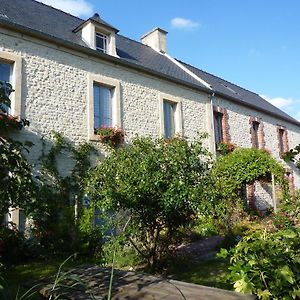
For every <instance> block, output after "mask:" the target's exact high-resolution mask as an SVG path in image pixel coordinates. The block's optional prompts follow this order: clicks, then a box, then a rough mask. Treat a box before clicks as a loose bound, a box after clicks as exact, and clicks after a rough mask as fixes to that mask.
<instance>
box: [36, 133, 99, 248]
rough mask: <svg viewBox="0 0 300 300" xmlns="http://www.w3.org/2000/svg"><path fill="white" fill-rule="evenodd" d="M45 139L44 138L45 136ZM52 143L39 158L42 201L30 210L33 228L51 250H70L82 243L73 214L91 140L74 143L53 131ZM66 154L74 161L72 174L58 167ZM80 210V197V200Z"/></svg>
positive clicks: (86, 166)
mask: <svg viewBox="0 0 300 300" xmlns="http://www.w3.org/2000/svg"><path fill="white" fill-rule="evenodd" d="M43 141H44V140H43ZM51 142H52V146H51V148H50V149H49V150H48V151H47V152H46V151H45V148H46V144H45V141H44V150H43V154H42V156H41V158H40V161H41V163H42V172H41V176H40V177H39V178H38V195H39V203H38V205H36V206H35V210H34V211H33V212H32V213H31V217H32V218H33V219H34V220H35V222H34V228H33V232H34V233H35V236H36V237H37V238H38V240H39V242H40V243H41V244H42V245H43V247H45V248H46V249H47V250H48V251H51V252H52V253H56V252H57V251H60V252H69V251H73V250H76V248H77V247H78V246H79V245H78V244H79V237H78V228H77V226H76V224H75V223H76V220H75V215H74V211H75V210H74V205H75V197H76V198H77V199H82V185H83V182H84V179H85V176H86V174H87V171H88V170H89V168H90V166H91V163H90V153H91V151H93V147H92V146H91V145H90V144H87V143H85V144H81V145H79V146H78V147H75V146H73V145H71V144H70V143H69V142H68V141H67V140H66V139H65V138H64V137H63V135H62V134H60V133H58V132H52V141H51ZM61 154H64V155H66V156H68V157H69V158H70V159H73V161H74V167H73V168H72V170H71V173H70V175H69V176H65V177H63V176H61V174H60V173H59V171H58V164H59V161H58V157H59V155H61ZM77 204H78V206H79V207H78V212H79V213H80V211H81V207H80V201H78V203H77Z"/></svg>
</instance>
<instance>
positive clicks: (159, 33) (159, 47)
mask: <svg viewBox="0 0 300 300" xmlns="http://www.w3.org/2000/svg"><path fill="white" fill-rule="evenodd" d="M167 33H168V32H167V31H165V30H163V29H161V28H159V27H156V28H154V29H152V30H151V31H150V32H148V33H146V34H144V35H143V36H142V37H141V41H142V43H143V44H145V45H147V46H149V47H151V48H153V49H154V50H156V51H158V52H161V53H166V52H167V39H166V37H167Z"/></svg>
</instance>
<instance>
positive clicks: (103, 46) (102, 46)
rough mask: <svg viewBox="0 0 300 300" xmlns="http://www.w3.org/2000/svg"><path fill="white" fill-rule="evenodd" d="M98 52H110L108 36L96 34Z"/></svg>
mask: <svg viewBox="0 0 300 300" xmlns="http://www.w3.org/2000/svg"><path fill="white" fill-rule="evenodd" d="M96 50H97V51H101V52H103V53H107V52H108V36H107V35H104V34H102V33H98V32H97V33H96Z"/></svg>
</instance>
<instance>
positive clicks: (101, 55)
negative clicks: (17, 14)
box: [0, 18, 300, 126]
mask: <svg viewBox="0 0 300 300" xmlns="http://www.w3.org/2000/svg"><path fill="white" fill-rule="evenodd" d="M0 25H2V26H3V27H4V28H7V29H10V30H14V31H16V32H20V33H25V34H28V35H29V36H32V37H35V38H38V39H41V40H45V41H47V42H52V43H53V42H54V43H56V44H57V45H59V46H64V47H66V48H69V49H71V50H75V51H78V52H83V53H85V54H87V55H90V56H93V57H95V58H98V59H101V60H105V61H108V62H110V63H112V64H115V65H120V66H123V67H126V68H131V69H134V70H137V71H141V72H143V73H146V74H148V75H152V76H156V77H158V78H161V79H165V80H167V81H169V82H172V83H175V84H180V85H182V86H184V87H187V88H191V89H193V90H197V91H201V92H204V93H207V94H208V95H210V96H213V95H215V96H220V97H222V98H224V99H227V100H229V101H232V102H235V103H238V104H239V105H242V106H245V107H249V108H252V109H254V110H257V111H260V112H263V113H266V114H268V115H272V116H274V117H276V118H279V119H282V120H284V121H286V122H289V123H291V124H294V125H297V126H300V122H298V121H297V120H293V118H292V117H291V118H287V117H285V116H282V115H279V114H276V113H273V112H270V111H268V110H266V109H263V108H260V107H258V106H256V105H251V104H250V103H246V102H241V100H240V99H238V98H235V97H231V96H229V95H226V94H223V93H221V92H217V91H214V90H210V89H208V88H206V87H204V86H203V87H202V86H200V85H196V84H193V83H189V82H187V81H184V80H180V79H177V78H174V77H172V76H169V75H166V74H163V73H160V72H158V71H154V70H152V69H149V68H146V67H143V66H141V65H137V64H134V63H131V62H128V61H125V60H122V59H121V58H117V57H114V56H111V55H108V54H105V53H102V52H98V51H96V50H94V49H90V48H87V47H85V46H82V45H79V44H76V43H72V42H69V41H66V40H64V39H61V38H58V37H55V36H52V35H49V34H47V33H44V32H41V31H37V30H34V29H31V28H28V27H25V26H22V25H19V24H16V23H13V22H10V21H8V20H5V19H1V18H0Z"/></svg>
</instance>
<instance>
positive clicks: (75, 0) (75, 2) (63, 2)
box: [39, 0, 93, 17]
mask: <svg viewBox="0 0 300 300" xmlns="http://www.w3.org/2000/svg"><path fill="white" fill-rule="evenodd" d="M39 1H40V2H43V3H45V4H47V5H50V6H53V7H55V8H58V9H61V10H63V11H65V12H68V13H70V14H72V15H75V16H78V17H83V16H86V17H90V16H92V14H93V6H92V5H91V4H90V3H88V2H87V1H86V0H39Z"/></svg>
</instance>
